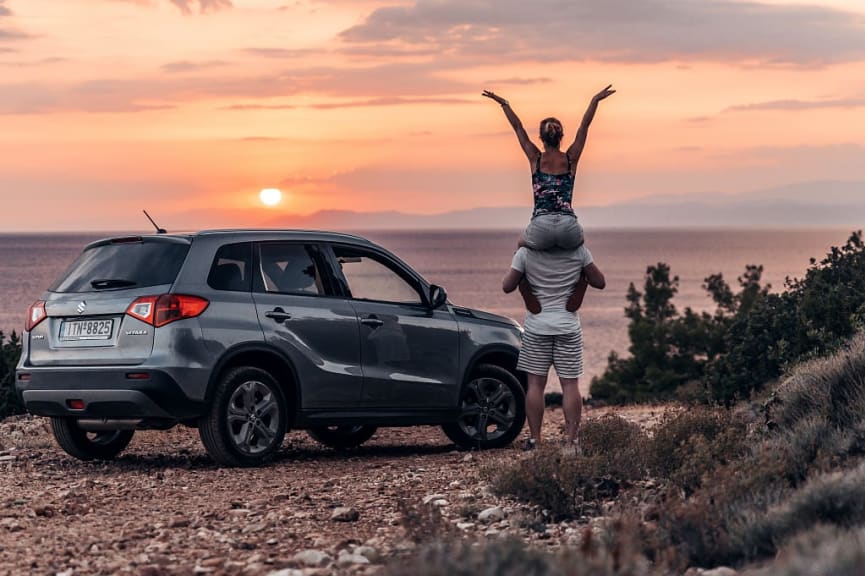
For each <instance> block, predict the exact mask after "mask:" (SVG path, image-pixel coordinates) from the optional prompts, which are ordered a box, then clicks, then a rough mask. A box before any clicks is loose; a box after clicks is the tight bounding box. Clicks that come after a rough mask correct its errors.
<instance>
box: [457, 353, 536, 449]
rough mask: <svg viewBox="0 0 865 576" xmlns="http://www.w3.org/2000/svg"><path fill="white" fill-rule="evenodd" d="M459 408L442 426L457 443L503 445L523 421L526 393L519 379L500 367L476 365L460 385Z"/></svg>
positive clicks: (487, 447) (494, 446)
mask: <svg viewBox="0 0 865 576" xmlns="http://www.w3.org/2000/svg"><path fill="white" fill-rule="evenodd" d="M460 410H461V413H460V416H459V420H457V422H455V423H452V424H445V425H444V426H442V429H443V430H444V433H445V434H446V435H447V437H448V438H450V439H451V440H452V441H453V442H454V443H455V444H456V445H457V446H460V447H462V448H475V449H478V450H487V449H491V448H503V447H505V446H507V445H509V444H510V443H511V442H513V441H514V439H515V438H516V437H517V436H518V435H519V433H520V431H521V430H522V429H523V424H525V422H526V394H525V392H524V391H523V387H522V386H521V385H520V382H519V380H517V378H516V377H515V376H514V375H513V374H511V373H510V372H508V371H507V370H505V369H504V368H502V367H500V366H495V365H493V364H480V365H478V366H477V367H476V368H475V370H474V372H473V373H472V375H471V377H470V379H469V381H468V382H467V383H466V384H465V386H463V391H462V394H461V395H460ZM491 427H494V428H491Z"/></svg>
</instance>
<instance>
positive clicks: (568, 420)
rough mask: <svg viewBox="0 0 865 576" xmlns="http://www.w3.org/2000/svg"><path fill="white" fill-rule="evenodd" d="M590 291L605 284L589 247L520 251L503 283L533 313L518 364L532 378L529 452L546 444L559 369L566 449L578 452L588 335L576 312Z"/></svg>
mask: <svg viewBox="0 0 865 576" xmlns="http://www.w3.org/2000/svg"><path fill="white" fill-rule="evenodd" d="M521 283H522V285H521ZM526 283H527V284H528V286H530V287H531V293H529V290H528V286H527V285H526ZM587 286H592V287H593V288H597V289H599V290H603V289H604V287H605V286H606V280H605V279H604V275H603V274H602V273H601V271H600V270H599V269H598V267H597V266H595V264H594V262H593V260H592V254H591V252H589V249H588V248H586V246H585V244H584V245H582V246H580V247H579V248H577V249H576V250H557V251H540V250H529V249H527V248H520V249H519V250H517V252H516V254H514V259H513V262H512V263H511V269H510V270H509V271H508V273H507V274H506V275H505V278H504V280H503V281H502V289H503V290H504V291H505V292H507V293H510V292H513V291H514V290H516V289H517V288H518V287H520V288H521V289H520V292H522V293H523V296H524V298H525V299H526V307H527V308H528V309H529V312H528V313H527V314H526V321H525V324H524V328H525V332H524V334H523V345H522V350H521V351H520V357H519V361H518V363H517V369H519V370H523V371H525V372H526V373H527V375H528V385H529V389H528V391H527V393H526V418H527V419H528V421H529V431H530V433H531V438H529V440H528V441H527V442H526V449H527V450H531V449H533V448H534V447H535V446H536V445H537V444H538V443H539V442H540V440H541V424H542V422H543V418H544V388H545V387H546V385H547V375H548V373H549V371H550V366H555V368H556V373H557V374H558V375H559V380H560V381H561V384H562V408H563V410H564V413H565V442H566V446H567V447H569V448H571V447H572V448H573V449H575V450H576V449H577V448H578V446H577V442H578V440H577V433H578V432H579V428H580V419H581V417H582V411H583V399H582V397H581V396H580V389H579V379H580V377H581V376H582V375H583V332H582V328H581V326H580V317H579V314H578V313H577V310H578V309H579V307H580V305H581V304H582V299H583V295H584V294H585V291H586V287H587ZM532 295H534V297H535V298H536V299H537V302H534V301H533V298H532ZM538 304H539V305H540V306H539V307H538Z"/></svg>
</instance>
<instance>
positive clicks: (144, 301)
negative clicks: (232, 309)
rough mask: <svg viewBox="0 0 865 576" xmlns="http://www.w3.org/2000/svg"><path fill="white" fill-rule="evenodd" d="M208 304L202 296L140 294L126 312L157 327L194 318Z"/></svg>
mask: <svg viewBox="0 0 865 576" xmlns="http://www.w3.org/2000/svg"><path fill="white" fill-rule="evenodd" d="M209 304H210V302H208V301H207V300H206V299H204V298H201V297H199V296H187V295H185V294H163V295H162V296H142V297H141V298H139V299H137V300H136V301H135V302H133V303H132V304H130V305H129V308H127V309H126V313H127V314H129V315H130V316H132V317H133V318H137V319H139V320H141V321H142V322H146V323H147V324H150V325H151V326H154V327H156V328H159V327H160V326H165V325H166V324H170V323H171V322H174V321H175V320H183V319H185V318H195V317H196V316H198V315H200V314H201V313H202V312H204V311H205V310H206V309H207V306H208V305H209Z"/></svg>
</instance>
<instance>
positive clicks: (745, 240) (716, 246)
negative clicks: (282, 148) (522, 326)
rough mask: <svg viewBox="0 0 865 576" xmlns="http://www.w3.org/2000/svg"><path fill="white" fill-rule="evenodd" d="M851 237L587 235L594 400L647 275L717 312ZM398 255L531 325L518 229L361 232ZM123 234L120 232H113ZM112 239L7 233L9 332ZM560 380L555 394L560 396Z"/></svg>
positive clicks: (624, 345) (468, 297) (3, 267)
mask: <svg viewBox="0 0 865 576" xmlns="http://www.w3.org/2000/svg"><path fill="white" fill-rule="evenodd" d="M850 232H851V231H850V230H841V229H836V230H830V229H821V230H802V229H796V230H781V229H770V230H702V229H701V230H696V229H695V230H683V229H676V230H655V229H652V230H645V229H642V230H637V229H603V230H591V229H590V230H587V231H586V245H587V246H588V248H589V249H590V251H591V252H592V255H593V257H594V260H595V263H596V264H597V266H598V267H599V268H600V269H601V271H602V272H603V273H604V275H605V276H606V279H607V287H606V289H605V290H603V291H598V290H592V289H590V290H589V292H588V293H587V295H586V299H585V301H584V303H583V308H582V310H581V311H580V317H581V321H582V325H583V340H584V342H585V370H586V373H585V377H584V378H583V380H582V382H581V388H582V389H583V392H584V393H587V392H588V384H589V382H590V380H591V378H592V377H593V376H596V375H600V374H602V373H603V370H604V367H605V366H606V363H607V357H608V356H609V354H610V352H611V351H615V352H617V353H619V354H620V355H626V354H627V350H628V344H629V343H628V332H627V326H628V323H627V319H626V318H625V316H624V308H625V303H626V302H625V294H626V292H627V290H628V286H629V285H630V284H631V283H634V284H635V285H636V286H637V288H638V289H641V287H642V285H643V282H644V278H645V273H646V268H647V267H648V266H650V265H653V264H656V263H658V262H665V263H667V264H669V265H670V267H671V271H672V274H673V275H675V276H678V277H679V291H678V294H677V295H676V296H675V298H674V300H673V302H674V304H675V305H676V307H677V308H678V309H679V310H682V309H684V308H685V307H691V308H692V309H694V310H697V311H702V310H708V311H711V310H713V309H714V305H713V303H712V301H711V299H710V298H709V297H708V295H707V293H706V291H705V290H704V289H703V288H702V284H703V280H704V279H705V278H706V277H707V276H709V275H710V274H715V273H719V272H720V273H722V274H723V275H724V277H725V278H726V279H727V281H728V282H729V283H730V285H731V286H733V287H734V288H735V287H736V286H737V283H736V279H737V277H738V276H739V275H741V274H742V273H743V272H744V270H745V266H746V265H748V264H761V265H763V267H764V272H763V279H764V281H765V282H768V283H770V284H771V285H772V289H773V291H780V290H783V288H784V284H785V281H786V279H787V278H796V277H802V276H803V275H804V274H805V272H806V270H807V269H808V267H809V265H810V261H811V259H812V258H815V259H817V260H820V259H822V258H823V256H825V254H826V253H827V252H828V251H829V249H830V248H831V247H832V246H838V245H841V244H843V243H844V242H846V240H847V238H848V237H849V235H850ZM360 234H361V235H364V236H366V237H367V238H369V239H371V240H373V241H374V242H376V243H378V244H380V245H382V246H384V247H385V248H387V249H388V250H390V251H392V252H393V253H395V254H397V255H398V256H399V257H400V258H402V259H403V260H404V261H406V262H407V263H408V264H410V265H411V266H412V267H414V268H415V269H416V270H417V271H418V272H420V273H421V274H422V275H423V276H424V277H425V278H427V279H428V280H429V281H430V282H433V283H435V284H438V285H440V286H443V287H444V288H445V289H446V290H447V292H448V296H449V298H450V300H451V302H453V303H455V304H459V305H462V306H468V307H471V308H479V309H482V310H487V311H489V312H494V313H497V314H502V315H505V316H509V317H511V318H514V319H516V320H518V321H520V322H522V320H523V318H524V316H525V313H524V311H523V309H522V301H521V299H520V297H519V295H517V294H516V293H514V294H504V293H503V292H502V290H501V280H502V276H503V275H504V273H505V272H506V271H507V269H508V268H509V267H510V262H511V258H512V256H513V253H514V250H515V248H516V242H517V238H518V234H519V231H518V230H500V231H489V230H482V231H481V230H478V231H470V230H458V231H457V230H446V231H426V230H424V231H371V232H366V233H363V232H361V233H360ZM110 235H113V234H110ZM105 236H106V234H47V233H46V234H0V330H3V331H4V332H5V333H6V334H7V335H8V334H9V333H10V332H12V331H13V330H14V331H16V332H19V333H20V332H21V329H22V327H23V325H24V317H25V315H26V311H27V308H28V306H30V304H32V303H33V302H34V301H35V300H37V299H39V297H40V295H41V294H42V292H43V291H44V290H45V289H46V288H47V287H48V286H49V285H51V283H52V282H53V281H54V280H55V279H56V278H57V277H59V276H60V275H61V274H62V273H63V272H64V270H65V269H66V267H67V266H68V265H69V264H70V263H71V262H72V261H73V260H74V259H75V257H76V256H77V255H78V253H79V252H81V250H82V248H83V247H84V246H85V245H86V244H87V243H88V242H91V241H93V240H96V239H98V238H102V237H105ZM557 389H558V384H557V380H556V379H555V377H554V375H553V377H552V378H551V382H550V390H557Z"/></svg>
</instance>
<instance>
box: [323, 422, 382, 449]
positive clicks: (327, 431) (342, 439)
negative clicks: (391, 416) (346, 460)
mask: <svg viewBox="0 0 865 576" xmlns="http://www.w3.org/2000/svg"><path fill="white" fill-rule="evenodd" d="M376 430H378V428H376V427H375V426H320V427H317V428H310V429H309V430H307V434H309V435H310V437H311V438H312V439H313V440H315V441H316V442H320V443H322V444H324V445H325V446H328V447H330V448H333V449H335V450H348V449H350V448H357V447H358V446H360V445H361V444H363V443H364V442H366V441H367V440H369V439H370V438H372V436H373V434H375V432H376Z"/></svg>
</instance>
